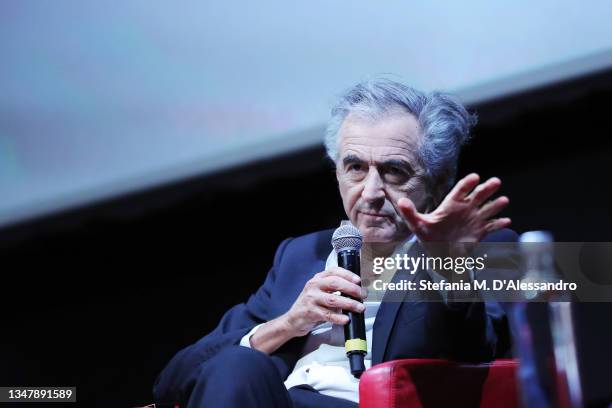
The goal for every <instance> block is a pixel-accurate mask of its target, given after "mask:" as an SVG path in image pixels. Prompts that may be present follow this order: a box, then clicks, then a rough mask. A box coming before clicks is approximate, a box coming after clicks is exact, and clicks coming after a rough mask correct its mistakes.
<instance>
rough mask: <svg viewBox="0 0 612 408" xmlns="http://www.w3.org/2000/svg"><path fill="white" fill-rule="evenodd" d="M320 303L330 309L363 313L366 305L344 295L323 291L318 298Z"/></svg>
mask: <svg viewBox="0 0 612 408" xmlns="http://www.w3.org/2000/svg"><path fill="white" fill-rule="evenodd" d="M317 300H318V302H317V303H318V304H320V305H321V306H323V307H326V308H328V309H341V310H350V311H351V312H357V313H363V311H364V310H365V306H364V305H363V304H362V303H360V302H357V301H356V300H353V299H349V298H347V297H344V296H338V295H333V294H331V293H323V294H322V296H321V297H319V298H318V299H317Z"/></svg>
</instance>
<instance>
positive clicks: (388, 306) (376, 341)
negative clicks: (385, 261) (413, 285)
mask: <svg viewBox="0 0 612 408" xmlns="http://www.w3.org/2000/svg"><path fill="white" fill-rule="evenodd" d="M422 252H423V249H422V247H421V245H420V244H419V243H418V241H417V242H415V243H414V245H412V246H411V247H410V249H409V250H408V256H410V257H415V256H418V255H420V254H421V253H422ZM423 274H427V272H426V271H425V270H423V269H419V270H418V271H417V272H416V273H415V274H414V275H411V274H410V272H409V271H406V270H403V269H402V270H398V271H397V272H396V273H395V275H393V278H392V280H391V281H392V282H394V283H397V282H400V281H402V280H408V281H412V280H414V281H415V282H418V281H419V280H420V279H423V278H425V279H426V277H425V276H423ZM407 294H408V291H390V290H388V291H387V292H386V293H385V295H384V296H383V299H382V302H381V304H380V308H379V309H378V313H377V314H376V320H374V328H373V334H372V365H373V366H374V365H376V364H379V363H381V362H383V359H384V357H385V354H386V352H387V346H388V344H389V339H390V338H391V335H392V329H393V326H394V325H395V321H396V319H397V316H398V314H399V311H400V308H401V307H402V306H403V309H402V313H411V312H414V313H423V312H424V308H413V307H412V306H413V305H415V304H416V303H418V301H414V300H406V299H405V298H406V296H407ZM415 295H418V293H412V296H411V299H414V298H415V297H416V296H415Z"/></svg>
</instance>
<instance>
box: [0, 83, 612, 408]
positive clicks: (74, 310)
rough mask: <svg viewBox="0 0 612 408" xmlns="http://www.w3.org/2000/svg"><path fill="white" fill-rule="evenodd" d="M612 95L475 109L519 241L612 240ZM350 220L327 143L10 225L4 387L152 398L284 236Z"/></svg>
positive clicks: (568, 92) (484, 150) (91, 399)
mask: <svg viewBox="0 0 612 408" xmlns="http://www.w3.org/2000/svg"><path fill="white" fill-rule="evenodd" d="M611 100H612V72H603V73H599V74H597V75H592V76H590V77H588V78H579V79H575V80H572V81H567V82H564V83H560V84H555V85H553V86H549V87H546V88H541V89H537V90H534V91H530V92H527V93H522V94H517V95H513V96H510V97H506V98H504V99H500V100H496V101H489V102H487V103H485V104H481V105H480V106H473V107H471V108H472V109H474V110H475V111H476V112H477V113H478V114H479V117H480V123H479V125H478V126H477V128H476V129H475V132H474V139H473V141H472V142H471V144H470V145H469V146H468V147H467V148H466V150H465V151H464V154H463V156H462V159H461V163H460V175H465V174H467V173H468V172H471V171H476V172H478V173H479V174H480V175H481V176H482V177H483V178H484V177H489V176H494V175H495V176H498V177H500V178H501V179H502V181H503V187H502V191H501V193H502V194H505V195H507V196H509V197H510V200H511V201H510V206H509V208H508V210H507V211H506V212H505V213H506V214H507V215H509V216H510V217H512V219H513V228H514V229H515V230H517V231H519V232H523V231H526V230H533V229H546V230H550V231H552V232H553V233H554V235H555V237H556V238H557V240H559V241H610V240H611V239H610V238H611V237H610V236H611V235H612V232H611V231H610V228H609V227H610V224H611V221H612V216H611V215H610V213H611V211H610V209H611V208H612V193H611V192H610V179H609V175H610V170H609V165H610V162H611V160H612V122H611V118H612V110H611V104H610V101H611ZM342 218H344V217H343V211H342V206H341V202H340V199H339V195H338V193H337V190H336V183H335V176H334V173H333V169H332V167H331V165H330V163H329V162H328V161H327V160H326V158H325V153H324V150H323V148H322V147H317V148H314V149H311V150H307V151H302V152H298V153H295V154H293V155H291V156H285V157H280V158H275V159H271V160H267V161H265V162H260V163H257V164H252V165H248V166H245V167H243V168H238V169H234V170H232V171H228V172H223V173H218V174H213V175H208V176H206V177H202V178H194V179H191V180H185V181H183V182H181V183H176V184H173V185H169V186H164V187H161V188H156V189H154V190H151V191H146V192H141V193H138V194H134V195H131V196H126V197H121V198H119V199H115V200H112V201H108V202H103V203H99V204H96V205H94V206H89V207H87V208H80V209H76V210H72V211H69V212H65V213H62V214H56V215H54V216H51V217H46V218H44V219H38V220H34V221H30V222H28V223H24V224H20V225H16V226H13V227H11V228H5V229H4V230H0V256H1V259H2V263H1V266H0V268H1V270H2V286H1V287H2V296H1V300H0V302H1V304H0V306H1V307H0V313H1V314H2V319H1V321H2V324H3V327H2V330H1V333H2V337H1V340H0V361H1V364H0V370H1V371H0V384H2V385H21V386H24V385H31V386H35V385H76V386H77V387H78V392H77V395H78V398H79V401H80V404H79V405H81V406H92V407H93V406H98V407H108V406H134V405H138V404H145V403H148V402H151V399H152V397H151V387H152V384H153V382H154V380H155V377H156V375H157V373H158V372H159V371H160V370H161V369H162V368H163V366H164V365H165V363H167V362H168V360H169V359H170V358H171V357H172V355H173V354H174V353H175V352H177V351H178V350H179V349H180V348H182V347H184V346H187V345H188V344H190V343H192V342H194V341H195V340H197V339H198V338H200V337H201V336H203V335H204V334H206V333H207V332H209V331H210V330H211V329H212V328H213V327H214V325H215V324H216V322H217V321H218V319H219V318H220V316H221V315H222V313H223V312H224V311H225V310H226V309H228V308H229V306H231V305H233V304H235V303H238V302H241V301H244V300H246V298H247V297H248V295H249V294H250V293H252V292H253V291H254V290H255V289H256V288H257V286H258V285H259V284H260V283H261V282H262V281H263V279H264V276H265V274H266V272H267V270H268V268H269V266H270V265H271V262H272V257H273V255H274V250H275V248H276V246H277V245H278V244H279V243H280V242H281V240H283V239H284V238H286V237H288V236H298V235H301V234H304V233H308V232H311V231H314V230H318V229H323V228H331V227H334V226H336V225H338V223H339V220H340V219H342ZM236 248H240V249H241V253H242V255H241V256H240V257H236V256H235V252H236ZM24 406H25V405H24ZM56 406H59V405H56Z"/></svg>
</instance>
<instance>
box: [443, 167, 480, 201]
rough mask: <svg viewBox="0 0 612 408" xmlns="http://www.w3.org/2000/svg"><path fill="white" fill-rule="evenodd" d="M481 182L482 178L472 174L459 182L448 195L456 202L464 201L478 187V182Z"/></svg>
mask: <svg viewBox="0 0 612 408" xmlns="http://www.w3.org/2000/svg"><path fill="white" fill-rule="evenodd" d="M479 181H480V176H479V175H478V174H476V173H471V174H468V175H467V176H465V177H464V178H462V179H461V180H459V182H458V183H457V184H455V187H453V189H452V190H451V192H450V193H449V194H448V195H449V196H450V197H451V198H453V199H455V200H459V201H461V200H463V199H464V198H465V197H466V196H467V195H468V193H469V192H470V191H472V190H473V189H474V187H476V185H477V184H478V182H479Z"/></svg>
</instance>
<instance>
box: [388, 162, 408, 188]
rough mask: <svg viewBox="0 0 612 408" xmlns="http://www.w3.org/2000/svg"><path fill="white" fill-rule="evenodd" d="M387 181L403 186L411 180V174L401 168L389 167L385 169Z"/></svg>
mask: <svg viewBox="0 0 612 408" xmlns="http://www.w3.org/2000/svg"><path fill="white" fill-rule="evenodd" d="M384 177H385V180H386V181H387V182H389V183H393V184H402V183H405V182H407V181H408V179H410V174H408V172H407V171H406V170H404V169H402V168H400V167H396V166H389V167H387V168H386V169H385V174H384Z"/></svg>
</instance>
